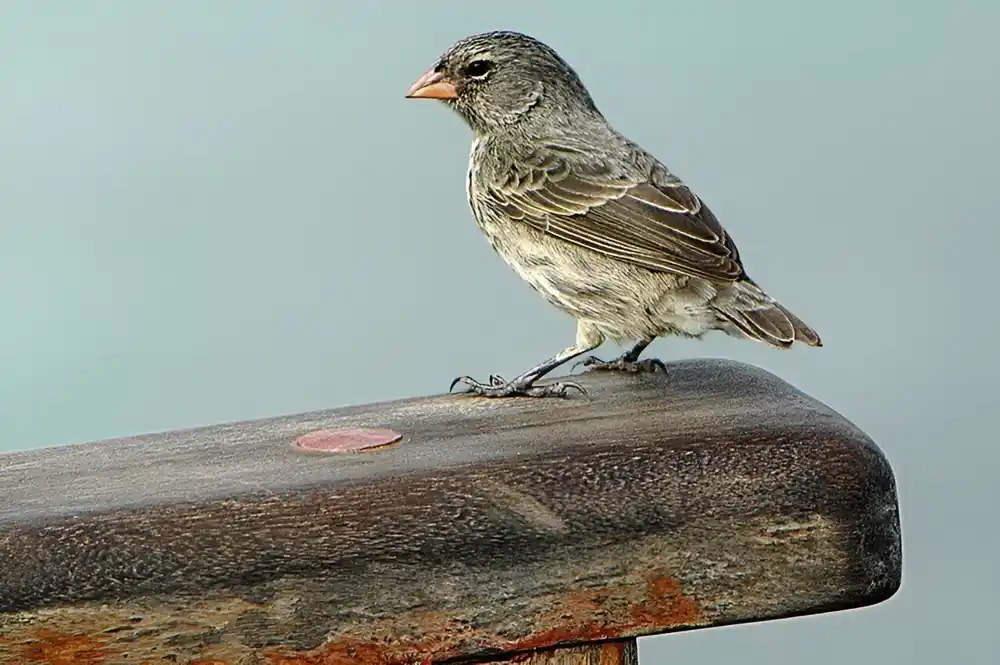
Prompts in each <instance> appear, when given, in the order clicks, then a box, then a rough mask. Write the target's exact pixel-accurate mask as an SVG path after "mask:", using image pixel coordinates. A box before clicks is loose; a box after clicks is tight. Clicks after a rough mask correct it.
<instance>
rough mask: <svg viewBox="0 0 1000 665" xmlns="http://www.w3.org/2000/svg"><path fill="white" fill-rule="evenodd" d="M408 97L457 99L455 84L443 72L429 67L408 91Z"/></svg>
mask: <svg viewBox="0 0 1000 665" xmlns="http://www.w3.org/2000/svg"><path fill="white" fill-rule="evenodd" d="M406 97H407V99H455V98H456V97H458V91H457V90H455V85H454V84H453V83H452V82H451V81H449V80H448V79H447V78H445V75H444V74H443V73H441V72H437V71H434V70H433V69H428V70H427V71H426V72H424V73H423V75H422V76H421V77H420V78H418V79H417V80H416V81H414V82H413V85H411V86H410V89H409V90H407V91H406Z"/></svg>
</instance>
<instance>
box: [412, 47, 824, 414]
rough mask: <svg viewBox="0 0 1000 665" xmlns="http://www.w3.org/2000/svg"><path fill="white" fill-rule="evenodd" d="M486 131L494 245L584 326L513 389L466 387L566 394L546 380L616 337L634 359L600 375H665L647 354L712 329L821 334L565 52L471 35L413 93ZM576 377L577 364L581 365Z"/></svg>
mask: <svg viewBox="0 0 1000 665" xmlns="http://www.w3.org/2000/svg"><path fill="white" fill-rule="evenodd" d="M406 98H408V99H430V100H438V101H441V102H443V103H444V104H445V105H447V106H448V107H450V108H451V109H452V110H453V111H455V112H457V114H458V115H459V116H460V117H461V118H462V119H463V120H464V121H465V123H466V124H467V125H468V127H469V128H470V129H471V130H472V134H473V140H472V147H471V150H470V153H469V165H468V171H467V177H466V193H467V196H468V200H469V205H470V208H471V211H472V216H473V217H474V219H475V221H476V223H477V224H478V226H479V228H480V229H481V231H482V232H483V234H484V235H485V236H486V238H487V240H488V241H489V243H490V245H491V246H492V247H493V249H494V250H495V251H496V253H498V254H499V255H500V256H501V257H502V258H503V259H504V261H506V263H507V264H508V265H509V266H510V267H511V268H513V270H514V272H516V273H517V274H518V275H519V276H520V277H521V278H522V279H524V280H525V281H526V282H527V283H528V284H529V285H530V286H531V287H532V288H533V289H534V290H535V291H537V292H538V293H539V294H540V295H541V296H542V297H543V298H544V299H545V300H546V301H548V302H549V303H551V304H552V305H554V306H555V307H557V308H559V309H560V310H562V311H563V312H565V313H567V314H569V315H570V316H571V317H573V318H574V319H575V320H576V324H577V327H576V338H575V341H574V343H573V344H572V345H571V346H569V347H567V348H566V349H564V350H562V351H560V352H558V353H556V354H555V355H553V356H552V357H551V358H548V359H546V360H544V361H543V362H541V363H539V364H537V365H535V366H533V367H531V368H530V369H528V370H526V371H524V372H523V373H521V374H520V375H519V376H517V377H516V378H514V379H512V380H509V381H508V380H505V379H504V378H503V377H500V376H498V375H491V376H490V377H489V379H488V380H487V381H485V382H484V381H478V380H475V379H473V378H471V377H470V376H460V377H458V378H456V379H455V380H454V381H453V382H452V384H451V388H450V389H449V392H451V391H453V390H454V388H455V386H456V385H458V384H463V385H464V386H465V387H466V391H465V392H467V393H474V394H476V395H479V396H481V397H520V396H526V397H566V396H568V395H569V393H570V392H571V391H573V390H576V391H579V392H581V393H586V390H585V389H584V388H583V387H582V386H580V385H579V384H578V383H576V382H573V381H555V382H546V383H543V384H538V383H537V382H538V381H539V379H541V378H542V377H543V376H545V375H547V374H549V373H550V372H551V371H553V370H554V369H556V368H557V367H559V366H561V365H563V364H564V363H567V362H569V361H570V360H573V359H576V358H579V357H580V356H584V355H586V354H588V353H590V352H592V351H594V350H595V349H597V347H599V346H600V345H602V344H603V343H604V342H605V341H606V340H609V339H610V340H612V341H614V342H615V343H617V344H619V345H621V346H622V347H623V348H627V349H628V350H627V351H626V352H625V353H623V354H622V355H621V356H620V357H619V358H617V359H615V360H611V361H605V360H601V359H600V358H599V357H597V356H595V355H590V356H588V357H587V358H586V359H585V360H582V361H578V362H577V365H580V364H582V365H584V366H585V367H588V368H590V369H591V370H613V371H623V372H630V373H641V372H656V371H657V370H661V371H665V370H666V367H665V365H664V364H663V362H662V361H660V360H659V359H656V358H646V359H643V360H640V355H641V354H642V352H643V351H644V350H645V349H646V347H648V346H649V345H650V344H651V343H652V342H653V341H654V340H655V339H656V338H658V337H666V336H677V337H681V338H693V339H698V338H701V337H702V336H703V335H705V334H706V333H708V332H710V331H721V332H723V333H726V334H728V335H730V336H732V337H738V338H745V339H750V340H755V341H758V342H762V343H764V344H767V345H770V346H772V347H777V348H780V349H787V348H789V347H791V346H792V345H793V344H794V343H796V342H798V343H804V344H806V345H809V346H813V347H820V346H822V345H823V344H822V341H821V340H820V337H819V335H818V334H817V333H816V331H814V330H813V329H812V328H810V327H809V326H808V325H806V323H805V322H803V321H802V320H801V319H800V318H798V317H797V316H796V315H795V314H793V313H792V312H791V311H789V310H788V309H787V308H785V307H784V306H783V305H781V304H780V303H778V302H777V301H776V300H775V299H774V298H772V297H771V296H770V295H768V294H767V293H766V292H765V291H764V290H763V288H761V287H760V286H759V285H758V284H757V282H755V281H754V280H753V279H751V278H750V276H749V275H748V274H747V271H746V268H745V267H744V262H743V260H742V258H741V256H740V253H739V250H738V249H737V247H736V244H735V242H734V241H733V239H732V237H731V236H730V235H729V233H727V231H726V230H725V229H724V228H723V226H722V225H721V224H720V222H719V220H718V219H717V218H716V217H715V215H714V214H713V213H712V211H711V210H709V208H708V207H707V206H706V205H705V203H704V202H703V201H702V199H701V198H700V197H699V196H698V195H696V194H695V193H694V192H693V191H692V190H691V188H689V187H688V186H687V185H686V184H685V183H684V182H682V181H681V179H680V178H679V177H678V176H676V175H675V174H674V173H673V172H671V171H670V169H668V168H667V167H666V166H665V165H664V164H663V163H662V162H660V161H659V160H658V159H657V158H656V157H654V156H653V155H652V154H651V153H649V152H647V151H646V150H644V149H643V148H642V147H641V146H639V145H638V144H637V143H635V142H633V141H632V140H630V139H629V138H627V137H626V136H625V135H624V134H622V133H621V132H619V131H618V130H616V129H615V128H614V127H613V126H612V125H611V124H610V122H609V121H608V120H607V119H606V118H605V116H604V115H603V114H602V112H601V111H600V110H598V107H597V105H596V103H595V102H594V100H593V98H592V97H591V94H590V92H589V91H588V90H587V88H586V87H585V86H584V84H583V82H582V80H581V78H580V77H579V75H578V74H577V73H576V71H575V70H574V69H573V68H572V67H571V66H570V65H569V64H568V63H567V62H566V61H565V60H564V59H563V58H562V57H561V56H560V55H559V54H558V53H557V52H556V51H555V50H554V49H553V48H551V47H550V46H548V45H547V44H545V43H543V42H542V41H540V40H538V39H536V38H534V37H532V36H529V35H526V34H523V33H520V32H514V31H491V32H483V33H479V34H475V35H472V36H469V37H465V38H463V39H460V40H458V41H456V42H454V43H453V44H451V46H449V47H448V48H447V49H446V50H445V51H444V52H443V53H441V54H440V56H439V57H438V59H437V60H436V61H435V62H434V64H433V65H432V66H431V67H430V68H429V69H427V71H425V72H424V73H423V74H422V75H421V76H420V77H419V78H418V79H417V80H416V81H415V82H414V83H413V85H412V86H411V87H410V88H409V90H408V91H407V93H406ZM574 367H575V365H574Z"/></svg>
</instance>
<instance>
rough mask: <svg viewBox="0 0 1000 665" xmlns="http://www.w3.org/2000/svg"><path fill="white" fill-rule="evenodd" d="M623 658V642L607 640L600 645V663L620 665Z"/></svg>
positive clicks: (603, 664) (602, 664)
mask: <svg viewBox="0 0 1000 665" xmlns="http://www.w3.org/2000/svg"><path fill="white" fill-rule="evenodd" d="M624 660H625V644H623V643H622V642H608V643H607V644H602V645H601V665H622V662H624Z"/></svg>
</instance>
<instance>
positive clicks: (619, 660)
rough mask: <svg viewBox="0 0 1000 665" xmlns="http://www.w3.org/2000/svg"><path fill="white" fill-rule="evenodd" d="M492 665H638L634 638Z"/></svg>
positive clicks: (541, 653)
mask: <svg viewBox="0 0 1000 665" xmlns="http://www.w3.org/2000/svg"><path fill="white" fill-rule="evenodd" d="M490 662H491V663H492V665H639V650H638V645H637V644H636V642H635V638H632V639H628V640H620V641H617V642H601V643H599V644H588V645H585V646H578V647H565V648H562V649H551V650H545V651H535V652H533V653H531V654H530V655H525V654H518V655H516V656H512V657H510V658H506V657H505V658H504V659H503V660H498V661H490Z"/></svg>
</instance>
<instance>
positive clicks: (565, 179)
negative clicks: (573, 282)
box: [483, 154, 745, 282]
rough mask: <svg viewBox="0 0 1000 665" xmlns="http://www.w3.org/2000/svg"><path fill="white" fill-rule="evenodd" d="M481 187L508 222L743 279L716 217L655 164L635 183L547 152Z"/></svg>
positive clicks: (662, 265)
mask: <svg viewBox="0 0 1000 665" xmlns="http://www.w3.org/2000/svg"><path fill="white" fill-rule="evenodd" d="M522 164H523V162H522ZM484 189H485V191H483V194H484V196H485V198H486V201H485V203H486V204H487V205H488V206H490V207H492V208H493V209H494V210H496V211H497V212H501V213H502V214H504V215H505V216H507V217H508V218H511V219H514V220H518V221H521V222H523V223H526V224H529V225H531V226H532V227H534V228H536V229H538V230H539V231H542V232H544V233H547V234H549V235H552V236H553V237H556V238H560V239H561V240H564V241H566V242H569V243H573V244H576V245H578V246H580V247H585V248H587V249H590V250H593V251H595V252H600V253H602V254H605V255H607V256H610V257H614V258H616V259H619V260H621V261H626V262H628V263H632V264H635V265H638V266H642V267H644V268H647V269H649V270H655V271H661V272H671V273H679V274H683V275H691V276H694V277H700V278H703V279H709V280H713V281H722V282H734V281H737V280H739V279H740V278H745V273H744V271H743V266H742V264H741V262H740V257H739V252H738V251H737V249H736V246H735V245H734V244H733V242H732V240H731V239H730V238H729V236H728V235H727V234H726V231H725V230H724V229H723V228H722V225H721V224H719V221H718V220H717V219H716V218H715V215H713V214H712V212H711V211H710V210H709V209H708V208H707V207H705V206H704V205H702V203H701V201H700V200H699V199H698V197H697V196H696V195H695V194H694V193H693V192H692V191H691V190H690V189H688V187H687V186H686V185H685V184H684V183H683V182H681V181H680V180H679V179H678V178H677V177H676V176H674V175H672V174H671V173H670V172H669V171H667V169H666V168H665V167H663V166H661V165H659V164H658V163H657V164H655V165H654V166H653V170H652V173H651V175H650V176H649V177H648V178H645V179H640V178H635V177H630V176H628V175H624V174H621V173H615V172H613V170H612V169H610V168H607V167H605V166H602V165H593V164H591V165H586V166H579V165H577V164H572V165H571V164H570V162H569V161H568V160H567V159H565V158H563V157H560V156H559V155H557V154H556V155H553V154H549V155H546V156H545V157H539V158H536V159H534V160H531V162H529V165H524V166H522V167H521V168H518V169H514V170H511V171H508V174H507V176H506V177H505V178H504V179H503V180H502V181H500V182H494V183H492V184H489V185H487V186H486V187H485V188H484Z"/></svg>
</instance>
